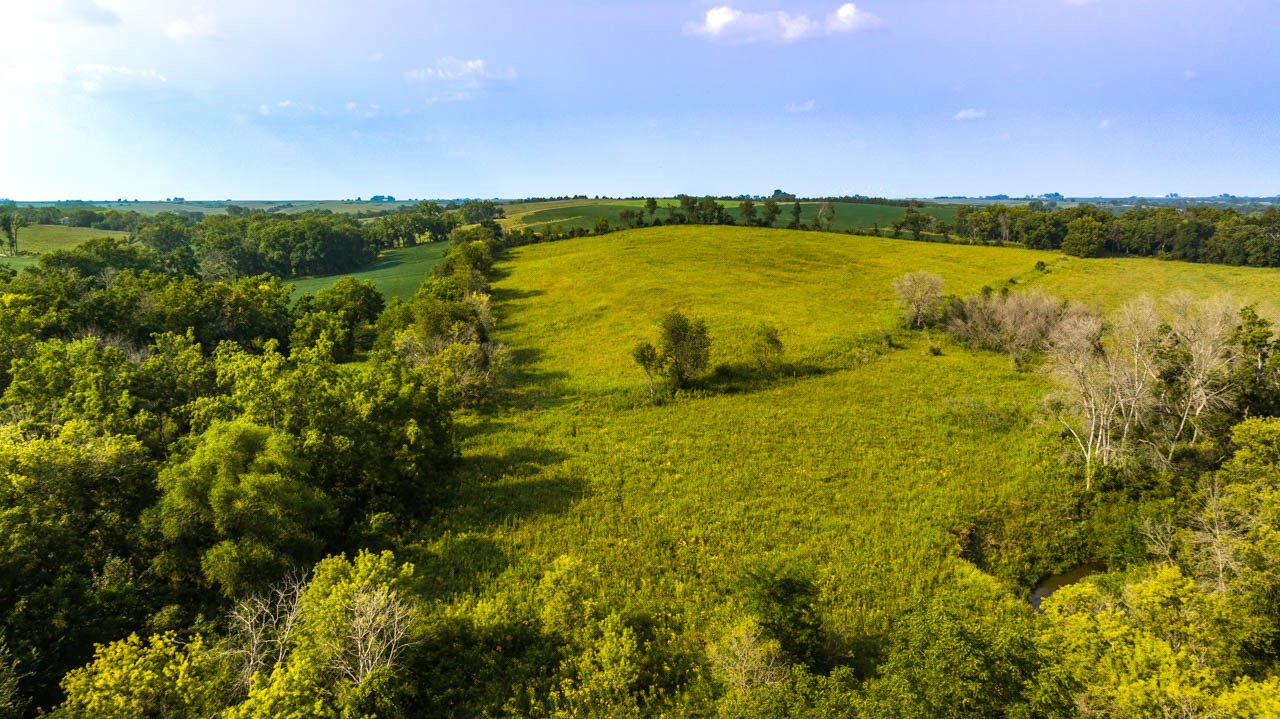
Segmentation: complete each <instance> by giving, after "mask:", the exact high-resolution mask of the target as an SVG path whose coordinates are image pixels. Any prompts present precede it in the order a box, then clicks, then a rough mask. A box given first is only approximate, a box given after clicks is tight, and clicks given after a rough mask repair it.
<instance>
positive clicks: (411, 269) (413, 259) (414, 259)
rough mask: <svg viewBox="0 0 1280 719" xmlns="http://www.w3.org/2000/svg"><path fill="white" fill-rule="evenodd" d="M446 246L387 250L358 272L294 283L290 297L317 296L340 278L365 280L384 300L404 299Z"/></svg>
mask: <svg viewBox="0 0 1280 719" xmlns="http://www.w3.org/2000/svg"><path fill="white" fill-rule="evenodd" d="M446 249H448V247H447V245H446V244H445V243H443V242H436V243H433V244H424V245H416V246H414V247H403V248H400V249H395V250H387V251H386V252H383V253H382V255H381V256H380V257H379V258H378V261H377V262H375V263H373V264H372V265H370V266H369V267H368V268H367V269H365V270H362V271H360V272H353V273H349V274H343V275H325V276H323V277H308V278H305V279H300V280H294V281H293V285H294V295H295V296H297V295H298V294H301V293H303V292H312V293H315V292H319V291H320V290H323V289H324V288H326V287H328V286H329V285H332V284H333V283H334V281H336V280H338V279H340V278H343V277H354V278H356V279H358V280H361V281H364V280H369V281H371V282H373V284H374V285H375V286H377V288H378V291H379V292H381V293H382V294H383V296H384V297H386V298H387V299H391V298H392V297H399V298H400V299H408V298H409V297H410V296H412V295H413V293H414V291H416V290H417V289H418V285H420V284H422V280H423V278H425V277H426V276H427V273H428V272H430V271H431V268H432V267H435V266H436V263H437V262H439V261H440V258H441V257H443V256H444V252H445V250H446Z"/></svg>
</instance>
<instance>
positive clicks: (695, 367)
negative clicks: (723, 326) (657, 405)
mask: <svg viewBox="0 0 1280 719" xmlns="http://www.w3.org/2000/svg"><path fill="white" fill-rule="evenodd" d="M659 324H660V327H661V328H662V334H661V337H660V338H659V342H658V354H659V356H661V357H662V358H663V360H664V361H665V364H666V365H667V374H668V375H669V376H670V377H671V382H672V383H673V384H674V385H675V386H676V387H677V388H679V387H687V386H688V385H689V382H690V381H691V380H693V378H694V377H696V376H697V375H698V374H699V373H701V372H702V371H703V370H704V369H706V368H707V362H708V361H709V360H710V359H711V336H710V335H708V334H707V323H706V322H703V321H702V320H690V319H689V318H688V317H685V316H684V315H683V314H681V313H680V312H678V311H676V310H672V311H670V312H668V313H667V314H665V315H663V317H662V321H661V322H660V323H659Z"/></svg>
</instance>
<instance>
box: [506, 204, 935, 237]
mask: <svg viewBox="0 0 1280 719" xmlns="http://www.w3.org/2000/svg"><path fill="white" fill-rule="evenodd" d="M549 204H550V206H548V207H545V208H539V205H537V204H533V203H529V204H518V205H510V206H508V209H507V216H508V217H510V218H512V220H513V225H514V226H517V227H519V226H524V227H533V228H539V227H541V228H551V229H559V230H561V231H567V230H573V229H584V230H590V229H592V228H593V227H595V223H596V221H597V220H599V219H601V218H603V219H605V220H607V221H608V222H609V224H610V225H612V226H614V227H618V226H619V225H620V224H621V223H620V221H619V220H618V213H619V212H621V211H622V210H625V209H632V210H635V209H641V210H642V209H643V208H644V201H643V200H577V201H566V202H563V203H560V202H558V203H549ZM720 204H722V205H724V206H725V207H726V208H728V210H729V214H730V215H731V216H732V217H733V218H734V220H739V216H738V202H737V201H734V200H726V201H721V203H720ZM762 205H763V201H756V213H757V215H758V214H759V213H760V212H761V210H762ZM792 205H793V203H790V202H784V203H780V208H779V209H780V212H779V214H778V221H777V225H776V226H778V227H785V226H786V225H787V223H789V222H790V221H791V208H792ZM821 205H822V203H820V202H801V203H800V209H801V214H800V222H801V223H803V224H805V225H808V224H809V223H810V222H812V221H813V218H814V216H815V215H817V214H818V208H819V207H820V206H821ZM669 206H670V207H678V202H677V201H676V200H674V199H664V200H658V212H657V214H656V215H655V217H656V218H657V219H660V220H663V221H665V220H666V218H667V211H666V208H667V207H669ZM919 210H920V211H921V212H923V213H924V214H926V215H929V216H930V217H936V218H938V219H939V220H942V221H943V222H953V221H955V217H956V206H955V205H933V204H925V205H922V206H921V207H920V208H919ZM905 212H906V208H905V207H896V206H893V205H871V204H862V203H853V202H838V203H836V221H835V225H834V227H833V228H832V229H833V230H834V231H836V232H849V231H857V230H866V231H870V230H872V229H874V228H875V226H876V225H879V226H880V228H881V229H882V230H883V231H884V232H885V233H886V234H887V233H888V231H889V229H888V228H889V226H890V225H892V224H893V223H894V222H896V221H897V220H898V219H900V218H901V217H902V215H903V214H904V213H905Z"/></svg>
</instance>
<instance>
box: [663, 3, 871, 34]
mask: <svg viewBox="0 0 1280 719" xmlns="http://www.w3.org/2000/svg"><path fill="white" fill-rule="evenodd" d="M879 24H880V18H878V17H876V16H875V15H872V14H871V13H869V12H867V11H866V10H862V9H859V8H858V6H857V5H854V4H853V3H845V4H843V5H841V6H840V7H839V8H836V10H835V12H832V13H829V14H828V15H827V16H826V18H825V19H824V20H822V21H818V20H814V19H813V18H810V17H809V16H808V15H805V14H797V15H793V14H791V13H789V12H786V11H783V10H777V11H774V12H746V11H743V10H738V9H736V8H733V7H731V6H729V5H721V6H719V7H714V8H711V9H710V10H708V11H707V13H706V15H705V16H704V17H703V19H702V21H701V22H693V23H688V24H686V25H685V27H684V31H685V33H686V34H689V35H698V36H701V37H705V38H707V39H710V40H716V41H720V42H728V43H753V42H796V41H798V40H805V39H809V38H815V37H823V36H828V35H839V34H845V33H851V32H856V31H858V30H865V29H867V28H872V27H875V26H877V25H879Z"/></svg>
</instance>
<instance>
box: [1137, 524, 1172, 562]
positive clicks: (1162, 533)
mask: <svg viewBox="0 0 1280 719" xmlns="http://www.w3.org/2000/svg"><path fill="white" fill-rule="evenodd" d="M1141 531H1142V538H1143V539H1145V540H1146V542H1147V553H1148V554H1150V555H1151V556H1153V557H1155V558H1156V559H1158V560H1159V561H1160V563H1161V564H1166V565H1168V564H1175V561H1174V557H1175V556H1176V555H1177V550H1178V528H1177V527H1176V526H1174V524H1173V522H1171V521H1169V520H1168V519H1161V520H1158V521H1157V520H1155V519H1152V518H1151V517H1146V518H1144V519H1143V520H1142V530H1141Z"/></svg>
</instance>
